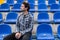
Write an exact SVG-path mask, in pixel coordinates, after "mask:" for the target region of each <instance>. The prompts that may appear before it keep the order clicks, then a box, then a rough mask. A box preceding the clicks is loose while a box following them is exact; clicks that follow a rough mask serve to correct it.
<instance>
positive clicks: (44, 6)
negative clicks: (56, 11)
mask: <svg viewBox="0 0 60 40" xmlns="http://www.w3.org/2000/svg"><path fill="white" fill-rule="evenodd" d="M38 11H48V9H47V5H46V4H39V5H38Z"/></svg>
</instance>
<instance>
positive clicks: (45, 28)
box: [36, 24, 52, 36]
mask: <svg viewBox="0 0 60 40" xmlns="http://www.w3.org/2000/svg"><path fill="white" fill-rule="evenodd" d="M36 33H37V36H39V34H42V33H43V34H45V33H47V34H52V28H51V26H50V25H48V24H41V25H38V27H37V31H36Z"/></svg>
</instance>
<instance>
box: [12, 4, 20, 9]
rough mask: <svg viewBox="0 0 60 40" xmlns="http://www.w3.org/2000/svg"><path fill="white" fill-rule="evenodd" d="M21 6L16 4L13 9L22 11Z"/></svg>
mask: <svg viewBox="0 0 60 40" xmlns="http://www.w3.org/2000/svg"><path fill="white" fill-rule="evenodd" d="M20 6H21V4H18V3H17V4H14V5H13V8H12V9H20Z"/></svg>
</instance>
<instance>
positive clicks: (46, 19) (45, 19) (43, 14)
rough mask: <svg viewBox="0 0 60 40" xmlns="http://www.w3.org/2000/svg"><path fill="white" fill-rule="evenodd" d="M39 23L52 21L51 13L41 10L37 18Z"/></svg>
mask: <svg viewBox="0 0 60 40" xmlns="http://www.w3.org/2000/svg"><path fill="white" fill-rule="evenodd" d="M37 22H38V23H50V20H49V15H48V13H47V12H41V13H39V14H38V18H37Z"/></svg>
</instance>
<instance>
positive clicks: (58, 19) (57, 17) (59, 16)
mask: <svg viewBox="0 0 60 40" xmlns="http://www.w3.org/2000/svg"><path fill="white" fill-rule="evenodd" d="M53 22H54V23H60V12H55V13H54V15H53Z"/></svg>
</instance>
